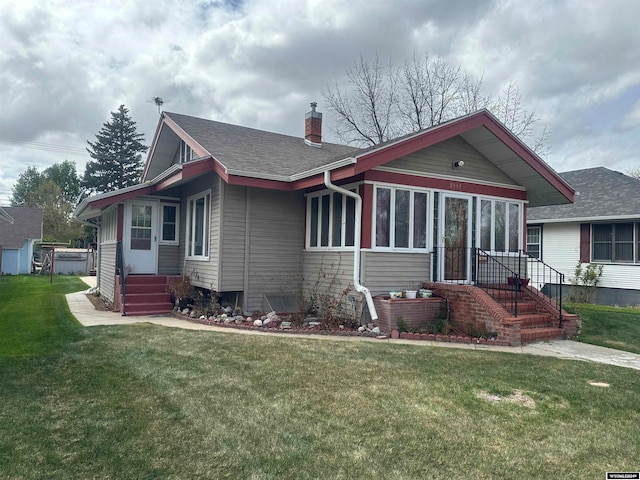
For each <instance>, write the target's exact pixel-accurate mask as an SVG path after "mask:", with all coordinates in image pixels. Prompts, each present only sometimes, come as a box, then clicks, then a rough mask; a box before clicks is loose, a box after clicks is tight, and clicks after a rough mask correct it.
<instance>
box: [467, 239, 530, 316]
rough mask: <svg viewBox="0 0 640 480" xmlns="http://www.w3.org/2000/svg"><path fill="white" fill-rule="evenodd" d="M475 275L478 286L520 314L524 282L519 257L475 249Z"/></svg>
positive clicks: (512, 311)
mask: <svg viewBox="0 0 640 480" xmlns="http://www.w3.org/2000/svg"><path fill="white" fill-rule="evenodd" d="M474 259H475V261H474V264H475V276H474V278H473V281H474V283H475V284H476V286H477V287H479V288H481V289H482V290H484V291H485V292H486V293H487V294H488V295H490V296H491V297H492V298H493V299H494V300H495V301H496V302H498V303H500V304H501V305H502V306H503V307H504V308H505V309H507V310H509V311H510V312H511V313H513V316H514V317H517V316H518V299H519V296H520V295H519V293H520V291H521V289H522V286H523V284H525V283H526V282H524V281H523V280H522V279H523V278H525V277H523V276H522V272H521V262H520V261H519V259H518V257H514V256H508V257H502V258H500V257H499V256H496V255H495V254H492V253H489V252H487V251H486V250H483V249H481V248H476V249H475V255H474Z"/></svg>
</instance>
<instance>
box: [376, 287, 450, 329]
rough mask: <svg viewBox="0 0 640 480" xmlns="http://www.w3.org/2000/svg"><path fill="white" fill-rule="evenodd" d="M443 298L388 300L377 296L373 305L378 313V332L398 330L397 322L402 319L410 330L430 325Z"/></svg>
mask: <svg viewBox="0 0 640 480" xmlns="http://www.w3.org/2000/svg"><path fill="white" fill-rule="evenodd" d="M443 303H444V299H443V298H439V297H431V298H389V297H385V296H378V297H374V298H373V304H374V305H375V307H376V311H377V312H378V326H379V327H380V330H382V331H383V332H386V333H390V332H392V331H393V330H396V329H397V328H398V325H397V320H398V318H400V317H402V319H403V320H404V321H405V323H406V324H407V327H409V329H411V330H419V329H422V328H425V327H426V325H427V324H429V323H432V322H433V321H434V320H435V318H436V316H437V315H438V312H439V311H440V308H441V305H442V304H443Z"/></svg>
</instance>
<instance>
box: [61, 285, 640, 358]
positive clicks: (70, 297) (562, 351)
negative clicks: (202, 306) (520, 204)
mask: <svg viewBox="0 0 640 480" xmlns="http://www.w3.org/2000/svg"><path fill="white" fill-rule="evenodd" d="M81 279H82V280H83V281H84V282H85V283H86V284H87V285H89V286H90V287H94V286H95V281H96V278H95V277H81ZM85 293H86V292H75V293H69V294H67V296H66V297H67V303H68V304H69V309H70V310H71V313H72V314H73V315H74V316H75V317H76V318H77V319H78V321H79V322H80V323H81V324H82V325H84V326H85V327H92V326H96V325H130V324H134V323H153V324H156V325H162V326H164V327H171V328H183V329H185V330H204V331H210V332H223V333H238V334H245V335H282V334H279V333H269V332H261V331H257V330H242V329H234V328H225V327H218V326H214V325H202V324H199V323H194V322H189V321H187V320H181V319H178V318H174V317H171V316H165V315H146V316H133V315H132V316H129V315H128V316H126V317H123V316H122V315H120V313H117V312H102V311H99V310H96V309H95V308H94V307H93V304H92V303H91V302H90V301H89V299H88V298H87V296H86V294H85ZM285 338H310V339H314V340H334V341H347V342H349V341H351V342H354V341H368V342H381V341H384V342H389V343H398V344H408V345H421V346H433V347H442V348H461V349H467V350H488V351H493V352H508V353H528V354H531V355H541V356H547V357H557V358H564V359H573V360H584V361H588V362H595V363H604V364H608V365H616V366H619V367H626V368H633V369H636V370H640V355H638V354H635V353H629V352H623V351H621V350H614V349H612V348H606V347H598V346H596V345H589V344H586V343H580V342H574V341H572V340H553V341H551V342H541V343H532V344H529V345H524V346H521V347H502V346H494V345H474V344H471V345H468V344H460V343H447V342H429V341H424V340H403V339H398V340H392V339H385V340H378V339H375V338H370V337H333V336H325V335H304V334H295V335H293V334H292V335H287V336H286V337H285Z"/></svg>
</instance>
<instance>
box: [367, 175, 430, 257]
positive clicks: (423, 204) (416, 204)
mask: <svg viewBox="0 0 640 480" xmlns="http://www.w3.org/2000/svg"><path fill="white" fill-rule="evenodd" d="M375 195H376V199H375V212H374V222H375V247H376V248H393V249H408V250H426V248H427V225H428V223H427V212H428V211H429V209H428V200H429V195H428V193H427V192H424V191H418V190H413V189H408V188H402V187H382V186H379V187H376V189H375Z"/></svg>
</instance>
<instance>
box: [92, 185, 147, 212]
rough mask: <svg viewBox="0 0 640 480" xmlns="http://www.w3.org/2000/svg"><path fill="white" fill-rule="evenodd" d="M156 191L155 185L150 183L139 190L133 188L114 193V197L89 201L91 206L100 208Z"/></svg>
mask: <svg viewBox="0 0 640 480" xmlns="http://www.w3.org/2000/svg"><path fill="white" fill-rule="evenodd" d="M153 191H154V187H153V186H151V185H149V186H148V187H145V188H140V189H137V190H131V191H129V192H124V193H121V194H119V195H114V196H112V197H107V198H101V199H100V200H95V201H93V202H89V206H90V207H91V208H92V209H93V208H95V209H98V208H101V207H108V206H109V205H113V204H114V203H118V202H124V201H125V200H129V199H130V198H136V197H139V196H141V195H148V194H150V193H152V192H153Z"/></svg>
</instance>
